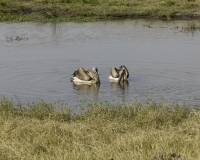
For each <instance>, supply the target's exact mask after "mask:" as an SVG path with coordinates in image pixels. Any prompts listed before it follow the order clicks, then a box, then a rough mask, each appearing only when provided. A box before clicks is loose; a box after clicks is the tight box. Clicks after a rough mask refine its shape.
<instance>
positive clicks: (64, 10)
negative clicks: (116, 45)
mask: <svg viewBox="0 0 200 160" xmlns="http://www.w3.org/2000/svg"><path fill="white" fill-rule="evenodd" d="M199 10H200V0H163V1H160V0H142V1H139V0H14V1H13V0H0V21H17V22H19V21H42V22H46V21H48V22H52V21H59V22H61V21H99V20H110V19H116V18H127V17H128V18H131V17H156V18H162V19H163V18H165V19H173V18H188V17H191V18H200V12H199Z"/></svg>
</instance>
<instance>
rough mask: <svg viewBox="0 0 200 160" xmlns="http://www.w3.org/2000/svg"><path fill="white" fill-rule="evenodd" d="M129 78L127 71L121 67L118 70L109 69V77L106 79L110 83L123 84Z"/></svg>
mask: <svg viewBox="0 0 200 160" xmlns="http://www.w3.org/2000/svg"><path fill="white" fill-rule="evenodd" d="M128 77H129V72H128V69H127V68H126V67H125V66H124V65H121V66H120V67H119V69H117V68H115V67H114V66H113V67H111V68H110V76H109V77H108V78H109V79H110V81H112V82H117V83H120V82H124V81H125V80H127V78H128Z"/></svg>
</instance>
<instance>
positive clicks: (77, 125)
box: [0, 98, 200, 160]
mask: <svg viewBox="0 0 200 160" xmlns="http://www.w3.org/2000/svg"><path fill="white" fill-rule="evenodd" d="M58 106H59V109H58ZM0 128H1V130H0V137H1V138H0V157H1V158H0V159H4V160H6V159H9V160H10V159H13V160H18V159H20V160H23V159H35V160H36V159H37V160H40V159H41V160H44V159H50V160H51V159H52V160H61V159H62V160H63V159H66V160H68V159H71V160H79V159H88V160H101V159H102V160H105V159H109V160H111V159H113V160H121V159H127V160H129V159H130V160H132V159H136V160H144V159H151V160H172V159H178V160H179V159H190V160H193V159H194V160H196V159H200V153H199V149H200V105H195V106H193V109H191V108H190V105H189V104H178V103H169V102H157V103H156V102H155V101H153V100H147V101H146V102H143V103H142V102H139V101H137V100H135V101H134V102H132V103H127V102H123V103H121V104H115V105H111V104H110V103H108V102H97V103H94V102H88V105H87V106H86V107H84V108H83V109H82V111H81V112H79V113H76V114H75V113H74V112H73V113H72V112H71V111H70V109H69V107H67V106H65V105H64V104H62V105H61V104H56V103H47V102H44V101H39V102H34V103H28V104H21V103H20V102H19V101H17V102H15V101H14V100H9V99H7V98H2V99H1V101H0Z"/></svg>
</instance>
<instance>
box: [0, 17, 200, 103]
mask: <svg viewBox="0 0 200 160" xmlns="http://www.w3.org/2000/svg"><path fill="white" fill-rule="evenodd" d="M187 23H188V21H158V20H157V21H156V20H144V19H143V20H142V19H139V20H124V21H111V22H93V23H58V24H52V23H0V30H1V32H0V56H1V58H0V96H6V97H7V98H13V97H15V96H16V97H18V98H19V99H20V100H21V101H22V102H23V103H26V102H33V101H38V100H40V99H43V100H45V101H48V102H55V101H62V102H65V103H68V104H69V105H70V106H72V107H75V106H76V105H78V104H80V100H84V99H92V100H96V99H99V100H100V101H105V100H106V101H110V102H115V101H116V100H119V99H125V100H127V101H132V99H133V98H136V97H138V98H139V99H140V100H145V99H146V98H147V97H151V98H153V99H155V100H160V99H161V98H164V99H166V100H170V101H179V102H185V101H190V102H195V103H199V102H200V52H199V51H200V31H199V30H196V31H187V30H183V29H182V28H181V27H182V26H184V25H186V24H187ZM195 23H197V24H199V23H200V22H199V21H195ZM146 25H147V26H150V27H147V26H146ZM177 26H178V28H176V27H177ZM6 36H8V37H11V36H13V38H15V37H16V36H20V37H28V39H24V40H21V41H17V40H13V41H11V42H8V41H6ZM121 64H124V65H126V66H127V68H128V69H129V73H130V77H129V80H128V84H126V85H125V86H120V85H117V84H115V83H111V82H109V79H108V76H109V70H110V67H111V66H116V67H119V66H120V65H121ZM93 66H96V67H98V70H99V76H100V79H101V85H100V86H95V85H92V86H87V85H83V86H75V85H74V84H73V83H71V82H70V78H71V76H72V75H71V74H72V73H73V71H75V70H76V69H77V68H79V67H85V68H88V69H92V67H93Z"/></svg>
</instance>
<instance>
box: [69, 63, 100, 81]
mask: <svg viewBox="0 0 200 160" xmlns="http://www.w3.org/2000/svg"><path fill="white" fill-rule="evenodd" d="M72 75H73V77H72V78H71V81H72V82H74V83H75V84H97V83H100V79H99V75H98V69H97V67H93V71H90V70H88V69H86V68H79V69H78V70H76V71H75V72H74V73H73V74H72Z"/></svg>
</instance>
